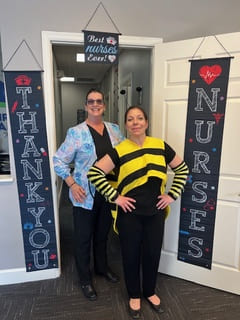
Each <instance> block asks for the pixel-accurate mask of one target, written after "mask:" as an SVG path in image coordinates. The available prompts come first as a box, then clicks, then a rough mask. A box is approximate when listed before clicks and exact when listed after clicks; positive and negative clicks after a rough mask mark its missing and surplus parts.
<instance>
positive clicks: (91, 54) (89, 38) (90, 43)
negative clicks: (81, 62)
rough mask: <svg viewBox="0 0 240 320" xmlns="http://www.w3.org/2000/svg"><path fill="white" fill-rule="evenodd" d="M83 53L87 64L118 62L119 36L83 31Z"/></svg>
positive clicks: (116, 34)
mask: <svg viewBox="0 0 240 320" xmlns="http://www.w3.org/2000/svg"><path fill="white" fill-rule="evenodd" d="M83 32H84V53H85V62H87V63H104V64H105V63H109V64H114V63H117V62H118V46H119V34H118V33H108V32H107V33H106V32H96V31H87V30H84V31H83Z"/></svg>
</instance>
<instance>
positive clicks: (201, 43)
mask: <svg viewBox="0 0 240 320" xmlns="http://www.w3.org/2000/svg"><path fill="white" fill-rule="evenodd" d="M213 37H214V38H215V39H216V41H217V42H218V43H219V44H220V46H221V47H222V48H223V50H224V51H225V53H226V54H227V55H228V56H229V58H234V57H233V56H231V54H230V53H229V52H228V51H227V49H226V48H225V47H224V46H223V44H222V43H221V41H220V40H219V39H218V38H217V36H216V35H214V36H213ZM205 40H206V37H204V38H203V39H202V41H201V42H200V44H199V46H198V48H197V49H196V51H195V52H194V54H193V56H192V58H191V60H189V61H192V60H194V58H195V56H196V54H197V52H198V50H199V49H200V48H201V46H202V45H203V43H204V41H205Z"/></svg>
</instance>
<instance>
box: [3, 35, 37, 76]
mask: <svg viewBox="0 0 240 320" xmlns="http://www.w3.org/2000/svg"><path fill="white" fill-rule="evenodd" d="M23 43H25V45H26V46H27V48H28V50H29V51H30V53H31V55H32V57H33V59H34V60H35V62H36V63H37V65H38V66H39V68H40V71H43V69H42V67H41V65H40V63H39V62H38V60H37V58H36V56H35V55H34V53H33V51H32V49H31V47H30V46H29V45H28V43H27V41H26V40H25V39H23V40H22V42H21V43H20V44H19V46H18V47H17V49H16V50H15V51H14V52H13V54H12V55H11V57H10V58H9V60H8V61H7V63H6V65H5V67H4V68H3V70H2V71H5V69H6V68H7V66H8V65H9V63H10V62H11V61H12V59H13V57H14V56H15V55H16V53H17V52H18V50H19V49H20V47H21V46H22V45H23Z"/></svg>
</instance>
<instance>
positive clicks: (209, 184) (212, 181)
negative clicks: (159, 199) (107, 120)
mask: <svg viewBox="0 0 240 320" xmlns="http://www.w3.org/2000/svg"><path fill="white" fill-rule="evenodd" d="M229 67H230V58H217V59H205V60H193V61H191V71H190V84H189V97H188V113H187V123H186V136H185V151H184V159H185V161H186V163H187V164H188V166H189V177H188V181H187V184H186V187H185V192H184V193H183V195H182V200H181V201H182V202H181V214H180V230H179V244H178V245H179V247H178V259H179V260H181V261H184V262H187V263H191V264H194V265H197V266H201V267H205V268H208V269H211V265H212V253H213V252H212V250H213V238H214V225H215V214H216V206H217V192H218V180H219V168H220V161H221V148H222V137H223V127H224V118H225V106H226V99H227V87H228V78H229Z"/></svg>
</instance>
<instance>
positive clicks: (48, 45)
mask: <svg viewBox="0 0 240 320" xmlns="http://www.w3.org/2000/svg"><path fill="white" fill-rule="evenodd" d="M161 43H162V39H161V38H146V37H132V36H119V46H120V47H124V48H151V49H152V50H153V54H152V57H153V58H152V64H151V67H152V70H154V56H155V54H154V49H155V45H157V44H158V45H159V44H161ZM52 44H76V45H79V44H84V34H83V33H67V32H54V31H42V59H43V70H44V72H43V84H44V85H43V86H44V100H45V115H46V130H47V139H48V149H49V150H48V151H49V158H50V173H51V180H52V192H53V207H54V217H55V229H56V238H57V248H58V256H59V259H60V257H61V254H60V235H59V230H60V225H59V214H58V209H59V204H58V200H57V176H56V174H55V172H54V168H53V163H52V161H51V159H52V157H53V155H54V153H55V151H56V123H55V100H54V75H53V52H52ZM153 74H154V72H152V81H153ZM153 91H154V88H152V92H151V97H154V92H153ZM150 100H151V101H150V108H149V109H150V114H152V113H153V112H152V110H153V108H152V104H153V100H154V99H150ZM59 265H60V266H61V263H59ZM60 268H61V267H60Z"/></svg>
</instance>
